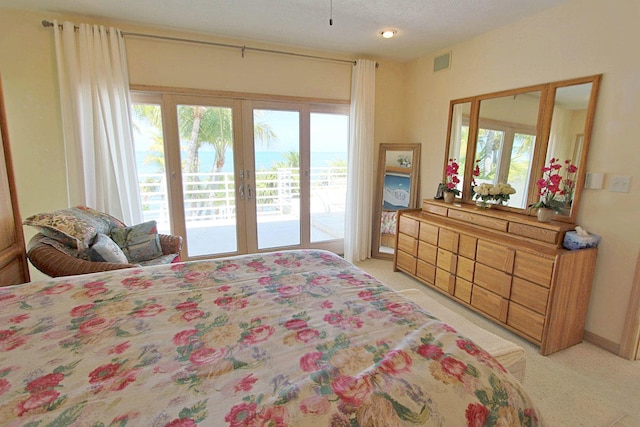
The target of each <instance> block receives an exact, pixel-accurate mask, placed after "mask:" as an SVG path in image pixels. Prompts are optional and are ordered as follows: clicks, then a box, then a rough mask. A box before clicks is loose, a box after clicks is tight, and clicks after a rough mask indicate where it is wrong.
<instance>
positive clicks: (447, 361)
mask: <svg viewBox="0 0 640 427" xmlns="http://www.w3.org/2000/svg"><path fill="white" fill-rule="evenodd" d="M440 364H441V366H442V370H443V371H444V372H445V373H447V374H448V375H451V376H452V377H456V378H457V379H458V380H460V381H462V375H464V372H465V371H466V370H467V365H465V364H464V363H463V362H461V361H459V360H458V359H455V358H453V357H450V356H447V357H445V358H444V359H442V361H441V362H440Z"/></svg>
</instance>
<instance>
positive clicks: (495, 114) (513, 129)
mask: <svg viewBox="0 0 640 427" xmlns="http://www.w3.org/2000/svg"><path fill="white" fill-rule="evenodd" d="M600 79H601V75H596V76H590V77H584V78H579V79H571V80H565V81H561V82H553V83H547V84H542V85H537V86H530V87H525V88H519V89H512V90H508V91H502V92H497V93H491V94H485V95H479V96H475V97H469V98H464V99H458V100H453V101H451V105H450V110H449V130H448V136H447V150H446V153H447V157H446V158H445V162H444V163H445V169H444V170H446V164H447V162H448V160H449V159H451V158H453V159H456V160H457V162H458V164H459V171H460V176H459V178H460V181H461V183H460V184H458V189H460V190H461V191H462V193H461V195H460V201H461V202H464V203H472V202H473V200H472V196H473V193H472V190H471V189H472V183H473V182H475V183H476V185H478V184H481V183H490V184H497V183H499V182H505V183H509V184H510V185H511V186H512V187H513V188H514V189H515V190H516V193H515V194H513V195H512V196H511V197H510V200H509V201H508V202H507V203H506V205H504V206H500V207H499V209H505V210H509V211H513V212H521V213H525V214H528V213H530V212H529V209H528V206H529V205H531V204H533V203H536V202H537V201H538V198H539V196H538V191H539V189H538V187H537V185H536V182H537V180H539V179H540V178H542V168H543V167H544V166H546V165H547V166H548V165H549V162H550V160H551V159H552V158H555V159H557V160H559V161H560V164H561V165H562V166H563V167H564V166H565V161H567V162H568V163H567V165H569V164H571V165H574V166H575V167H577V171H576V172H575V173H574V174H572V175H571V177H570V178H572V179H571V182H572V184H573V188H572V191H567V192H566V193H565V194H562V195H559V196H558V197H557V198H558V201H557V204H558V205H557V207H556V211H557V212H556V215H555V218H554V220H559V221H566V222H575V219H576V216H577V214H578V206H579V200H580V194H581V189H582V187H583V185H584V179H585V172H586V170H585V165H586V158H587V154H588V146H589V139H590V136H591V127H592V124H593V115H594V111H595V105H596V98H597V93H598V88H599V85H600ZM444 170H443V182H444V175H445V172H444ZM474 170H475V171H476V173H475V174H474Z"/></svg>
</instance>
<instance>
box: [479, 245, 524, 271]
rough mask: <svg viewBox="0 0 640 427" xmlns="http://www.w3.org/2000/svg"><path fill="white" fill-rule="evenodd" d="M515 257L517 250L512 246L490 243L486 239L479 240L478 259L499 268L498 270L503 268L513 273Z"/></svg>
mask: <svg viewBox="0 0 640 427" xmlns="http://www.w3.org/2000/svg"><path fill="white" fill-rule="evenodd" d="M514 258H515V251H514V250H513V249H511V248H508V247H506V246H503V245H499V244H496V243H490V242H487V241H486V240H479V241H478V249H477V252H476V261H478V262H481V263H482V264H484V265H488V266H489V267H493V268H497V269H498V270H502V271H505V272H507V273H512V272H513V260H514Z"/></svg>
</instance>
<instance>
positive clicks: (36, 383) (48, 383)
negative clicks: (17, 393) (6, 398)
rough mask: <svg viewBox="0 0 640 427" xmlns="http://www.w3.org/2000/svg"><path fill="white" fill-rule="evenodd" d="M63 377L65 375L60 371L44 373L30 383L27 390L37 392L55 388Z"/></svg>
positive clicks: (32, 392)
mask: <svg viewBox="0 0 640 427" xmlns="http://www.w3.org/2000/svg"><path fill="white" fill-rule="evenodd" d="M63 379H64V375H63V374H60V373H55V374H47V375H43V376H41V377H39V378H36V379H35V380H33V381H31V382H30V383H28V384H27V386H26V387H25V390H27V391H28V392H29V393H31V394H37V393H40V392H42V391H44V390H47V389H50V388H54V387H55V386H57V385H58V384H60V382H61V381H62V380H63Z"/></svg>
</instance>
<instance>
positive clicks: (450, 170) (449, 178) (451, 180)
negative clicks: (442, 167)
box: [443, 159, 460, 196]
mask: <svg viewBox="0 0 640 427" xmlns="http://www.w3.org/2000/svg"><path fill="white" fill-rule="evenodd" d="M459 167H460V166H459V165H458V162H456V159H449V162H448V163H447V168H446V171H445V175H446V177H445V182H444V186H445V187H444V189H443V191H445V192H447V193H453V194H455V195H456V196H457V195H458V194H460V190H458V189H457V188H456V186H457V185H458V184H459V183H460V178H458V168H459Z"/></svg>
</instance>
